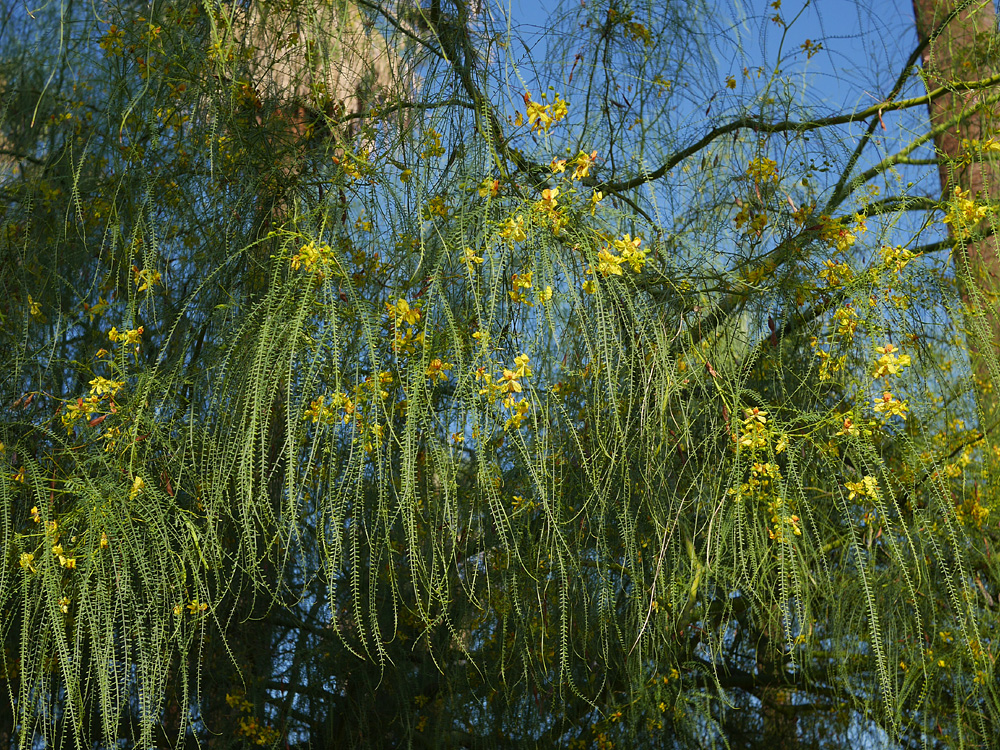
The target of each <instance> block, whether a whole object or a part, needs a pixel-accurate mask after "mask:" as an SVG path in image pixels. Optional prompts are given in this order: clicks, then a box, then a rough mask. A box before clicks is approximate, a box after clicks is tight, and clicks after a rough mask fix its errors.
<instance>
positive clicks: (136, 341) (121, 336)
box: [108, 326, 143, 350]
mask: <svg viewBox="0 0 1000 750" xmlns="http://www.w3.org/2000/svg"><path fill="white" fill-rule="evenodd" d="M142 333H143V328H142V326H139V327H138V328H132V329H129V330H125V331H119V330H118V329H117V328H112V329H111V330H110V331H108V338H109V339H110V340H111V341H113V342H115V343H123V344H125V345H126V346H134V347H135V348H136V349H137V350H138V348H139V345H140V344H141V343H142Z"/></svg>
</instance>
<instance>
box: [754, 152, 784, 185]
mask: <svg viewBox="0 0 1000 750" xmlns="http://www.w3.org/2000/svg"><path fill="white" fill-rule="evenodd" d="M746 175H747V177H749V178H750V179H751V180H753V181H754V182H756V183H757V184H761V183H766V182H777V181H778V162H776V161H774V160H773V159H768V158H766V157H763V156H758V157H757V158H756V159H753V160H752V161H751V162H750V164H748V165H747V172H746Z"/></svg>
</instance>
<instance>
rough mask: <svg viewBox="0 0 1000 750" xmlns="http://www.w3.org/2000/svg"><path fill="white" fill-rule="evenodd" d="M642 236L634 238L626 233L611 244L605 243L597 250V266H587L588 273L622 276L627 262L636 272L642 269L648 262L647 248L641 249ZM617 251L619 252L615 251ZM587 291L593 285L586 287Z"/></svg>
mask: <svg viewBox="0 0 1000 750" xmlns="http://www.w3.org/2000/svg"><path fill="white" fill-rule="evenodd" d="M640 243H642V238H641V237H636V238H634V239H633V238H632V235H630V234H626V235H624V236H623V237H622V238H621V239H620V240H613V241H612V242H611V244H610V245H605V246H604V247H603V248H601V249H600V250H599V251H598V252H597V266H596V268H595V267H593V266H587V269H586V273H587V274H588V275H591V274H594V273H595V272H596V273H598V274H600V275H601V276H603V277H605V278H607V277H608V276H621V275H622V265H625V264H627V265H628V266H629V268H631V269H632V271H634V272H635V273H639V272H640V271H642V269H643V266H645V264H646V256H647V254H648V251H647V250H640V249H639V245H640ZM613 251H617V253H615V252H613ZM584 289H585V291H591V290H592V289H593V286H592V285H591V286H590V287H589V288H588V287H587V286H585V287H584Z"/></svg>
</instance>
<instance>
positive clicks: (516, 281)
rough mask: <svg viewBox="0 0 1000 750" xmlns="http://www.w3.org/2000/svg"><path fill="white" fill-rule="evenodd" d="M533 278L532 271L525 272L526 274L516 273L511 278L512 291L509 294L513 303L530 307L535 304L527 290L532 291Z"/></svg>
mask: <svg viewBox="0 0 1000 750" xmlns="http://www.w3.org/2000/svg"><path fill="white" fill-rule="evenodd" d="M531 276H532V271H525V272H524V273H515V274H514V275H513V276H512V277H511V280H510V286H511V289H510V291H509V292H507V294H508V295H509V296H510V300H511V302H515V303H517V304H524V305H527V306H528V307H531V306H532V304H533V303H532V301H531V299H530V298H529V297H528V294H527V290H528V289H531Z"/></svg>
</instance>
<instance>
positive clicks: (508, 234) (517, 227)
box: [500, 214, 528, 242]
mask: <svg viewBox="0 0 1000 750" xmlns="http://www.w3.org/2000/svg"><path fill="white" fill-rule="evenodd" d="M500 236H501V237H503V238H504V239H509V240H513V241H514V242H524V241H525V240H526V239H528V235H527V233H526V232H525V225H524V216H522V215H521V214H518V215H517V216H516V217H515V216H508V217H507V220H506V221H505V222H504V223H503V226H502V227H501V228H500Z"/></svg>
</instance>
